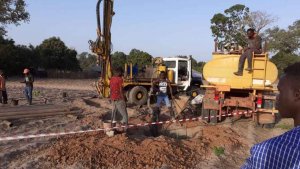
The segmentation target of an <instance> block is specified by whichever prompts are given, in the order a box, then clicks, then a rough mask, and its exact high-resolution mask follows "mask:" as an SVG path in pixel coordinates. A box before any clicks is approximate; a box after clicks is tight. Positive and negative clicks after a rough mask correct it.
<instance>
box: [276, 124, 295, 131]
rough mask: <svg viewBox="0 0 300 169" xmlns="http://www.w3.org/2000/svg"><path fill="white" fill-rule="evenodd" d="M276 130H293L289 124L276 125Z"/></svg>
mask: <svg viewBox="0 0 300 169" xmlns="http://www.w3.org/2000/svg"><path fill="white" fill-rule="evenodd" d="M276 128H280V129H282V130H291V129H292V128H294V126H293V125H291V124H278V125H276Z"/></svg>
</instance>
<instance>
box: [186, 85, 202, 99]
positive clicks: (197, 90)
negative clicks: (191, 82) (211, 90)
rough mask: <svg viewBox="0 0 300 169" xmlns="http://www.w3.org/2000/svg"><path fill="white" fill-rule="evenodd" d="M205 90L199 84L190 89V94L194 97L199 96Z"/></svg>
mask: <svg viewBox="0 0 300 169" xmlns="http://www.w3.org/2000/svg"><path fill="white" fill-rule="evenodd" d="M204 93H205V91H204V90H202V89H201V88H200V87H198V86H191V87H190V90H189V91H188V95H189V96H191V97H192V98H195V97H196V96H198V95H199V94H204Z"/></svg>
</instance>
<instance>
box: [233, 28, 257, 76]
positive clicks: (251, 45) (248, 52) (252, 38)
mask: <svg viewBox="0 0 300 169" xmlns="http://www.w3.org/2000/svg"><path fill="white" fill-rule="evenodd" d="M247 36H248V47H247V48H246V49H245V50H244V53H243V54H242V55H241V57H240V60H239V65H238V71H237V72H234V74H235V75H236V76H243V68H244V64H245V61H246V58H247V60H248V68H246V69H245V70H246V71H248V72H252V54H253V53H255V54H260V53H262V39H261V37H260V36H259V35H258V34H257V33H256V32H255V29H252V28H250V29H248V30H247Z"/></svg>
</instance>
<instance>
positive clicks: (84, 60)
mask: <svg viewBox="0 0 300 169" xmlns="http://www.w3.org/2000/svg"><path fill="white" fill-rule="evenodd" d="M77 57H78V61H79V64H80V68H81V69H82V70H88V69H90V68H91V67H93V66H96V63H97V56H95V55H92V54H89V53H87V52H82V53H81V54H79V55H78V56H77Z"/></svg>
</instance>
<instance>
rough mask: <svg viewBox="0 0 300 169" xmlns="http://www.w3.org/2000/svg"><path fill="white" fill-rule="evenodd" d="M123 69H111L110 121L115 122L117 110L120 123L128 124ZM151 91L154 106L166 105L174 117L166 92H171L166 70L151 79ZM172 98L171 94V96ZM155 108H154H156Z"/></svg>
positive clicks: (158, 107)
mask: <svg viewBox="0 0 300 169" xmlns="http://www.w3.org/2000/svg"><path fill="white" fill-rule="evenodd" d="M122 77H123V70H122V68H121V67H119V68H116V69H115V70H114V71H113V76H112V77H111V79H110V99H111V102H112V107H113V108H112V117H111V119H112V123H117V121H116V113H117V112H119V113H120V115H121V116H122V120H121V121H120V122H121V124H122V125H125V126H126V125H128V113H127V109H126V100H125V99H126V97H125V96H124V90H123V78H122ZM153 91H154V93H156V99H157V102H156V108H157V109H158V110H159V109H160V107H161V105H162V103H163V102H164V103H165V105H166V106H167V107H168V109H169V112H170V115H171V118H172V120H174V119H175V113H174V111H173V109H172V105H171V102H170V100H169V97H168V92H170V93H172V92H171V91H172V89H171V84H170V81H169V80H168V78H167V76H166V72H161V73H160V75H159V78H157V79H156V80H154V81H153ZM172 98H173V96H172ZM157 109H156V110H157Z"/></svg>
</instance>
